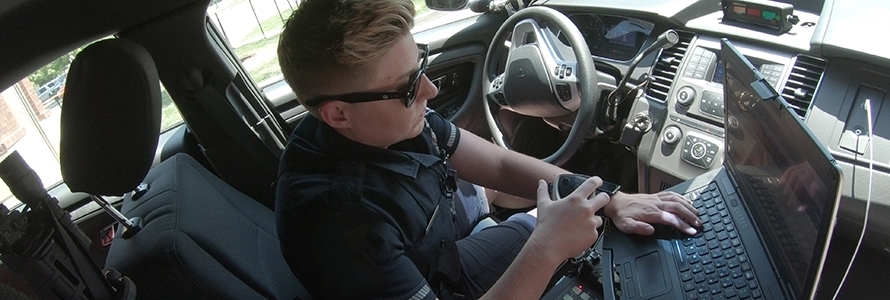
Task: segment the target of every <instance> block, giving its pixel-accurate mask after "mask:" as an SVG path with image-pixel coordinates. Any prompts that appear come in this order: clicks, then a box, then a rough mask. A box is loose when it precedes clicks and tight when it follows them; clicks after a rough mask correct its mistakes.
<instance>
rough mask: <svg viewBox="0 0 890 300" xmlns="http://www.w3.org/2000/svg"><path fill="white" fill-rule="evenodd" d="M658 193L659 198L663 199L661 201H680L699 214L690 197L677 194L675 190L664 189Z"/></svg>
mask: <svg viewBox="0 0 890 300" xmlns="http://www.w3.org/2000/svg"><path fill="white" fill-rule="evenodd" d="M656 195H657V196H658V199H661V201H672V202H677V203H680V204H682V205H683V206H684V207H686V209H687V210H689V211H691V212H693V213H694V214H696V215H698V210H697V209H695V207H694V206H693V205H692V200H689V199H688V198H686V197H683V195H680V194H677V193H675V192H670V191H662V192H659V193H658V194H656Z"/></svg>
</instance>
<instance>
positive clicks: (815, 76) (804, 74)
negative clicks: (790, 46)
mask: <svg viewBox="0 0 890 300" xmlns="http://www.w3.org/2000/svg"><path fill="white" fill-rule="evenodd" d="M825 65H826V62H825V61H824V60H822V59H820V58H815V57H811V56H804V55H798V56H797V58H796V59H795V60H794V65H793V66H792V67H791V74H789V75H788V81H786V82H785V88H783V89H782V97H783V98H785V101H787V102H788V104H789V105H791V109H793V110H794V112H796V113H797V115H799V116H800V118H801V119H803V118H804V117H806V115H807V111H809V108H810V102H812V101H813V95H814V94H815V93H816V88H817V87H818V86H819V81H820V80H821V79H822V73H823V72H825Z"/></svg>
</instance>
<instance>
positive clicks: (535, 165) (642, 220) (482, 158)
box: [450, 129, 701, 235]
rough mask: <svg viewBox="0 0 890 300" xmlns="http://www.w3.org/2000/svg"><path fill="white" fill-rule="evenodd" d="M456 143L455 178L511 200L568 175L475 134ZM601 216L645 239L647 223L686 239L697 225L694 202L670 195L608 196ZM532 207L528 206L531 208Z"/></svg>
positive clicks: (532, 193) (528, 196) (530, 196)
mask: <svg viewBox="0 0 890 300" xmlns="http://www.w3.org/2000/svg"><path fill="white" fill-rule="evenodd" d="M460 130H461V132H460V134H461V135H460V136H461V138H460V143H459V144H458V145H457V149H456V150H455V151H454V154H453V155H452V156H451V159H450V161H451V164H452V166H453V167H454V168H455V169H456V170H457V171H458V176H460V177H461V178H463V179H466V180H467V181H470V182H472V183H475V184H478V185H481V186H484V187H486V188H491V189H495V190H498V191H501V192H505V193H508V194H511V195H515V196H519V197H523V198H526V199H534V197H535V189H534V187H535V182H536V181H538V180H541V179H543V180H545V181H547V182H553V181H554V180H555V179H556V177H557V176H558V175H559V174H564V173H569V172H568V171H566V170H564V169H562V168H560V167H557V166H554V165H551V164H549V163H546V162H544V161H542V160H539V159H536V158H533V157H530V156H527V155H525V154H521V153H518V152H515V151H510V150H507V149H504V148H501V147H498V146H497V145H495V144H492V143H490V142H488V141H486V140H483V139H482V138H480V137H478V136H476V135H475V134H473V133H471V132H468V131H466V130H463V129H460ZM612 199H613V200H614V201H609V203H608V204H606V207H605V212H606V215H607V216H609V218H611V219H612V220H613V221H614V222H615V225H616V226H617V227H618V229H619V230H621V231H623V232H626V233H635V234H642V235H649V234H652V233H654V232H655V228H654V227H652V225H650V224H654V223H660V224H666V225H670V226H673V227H675V228H677V229H679V230H681V231H683V232H686V233H688V234H690V235H694V234H695V233H696V231H695V229H694V228H693V227H699V226H701V220H699V219H698V211H697V210H696V209H695V208H694V207H693V206H692V202H691V201H689V199H686V198H685V197H683V196H681V195H679V194H677V193H674V192H660V193H657V194H624V193H618V194H616V195H615V196H614V197H612ZM529 205H531V203H530V204H529Z"/></svg>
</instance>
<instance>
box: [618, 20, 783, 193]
mask: <svg viewBox="0 0 890 300" xmlns="http://www.w3.org/2000/svg"><path fill="white" fill-rule="evenodd" d="M739 44H740V45H743V46H741V47H740V48H742V49H743V50H742V51H743V52H744V54H745V55H746V56H747V57H748V59H749V60H751V62H752V63H753V64H754V65H755V66H756V67H757V68H758V69H759V71H760V72H761V73H763V75H764V77H766V79H767V81H768V82H769V84H771V85H772V86H773V87H776V89H777V90H778V87H780V85H781V84H783V80H784V78H786V77H787V73H788V72H790V70H789V69H790V67H788V66H790V65H791V64H790V62H791V58H792V57H791V55H788V54H783V53H778V52H776V51H775V50H768V49H764V48H758V47H754V46H748V45H744V44H743V43H739ZM719 49H720V44H719V40H718V39H717V38H714V37H708V36H699V37H698V38H695V39H693V40H692V42H691V43H690V45H689V48H688V50H687V52H686V54H685V56H684V57H683V59H682V62H681V63H680V64H679V67H678V69H677V70H676V76H675V78H674V81H673V84H672V86H671V89H670V93H669V94H668V97H667V99H666V100H665V101H664V102H660V101H657V100H655V99H651V98H648V97H645V96H643V97H641V99H642V101H645V102H646V105H636V106H635V107H634V109H633V111H632V112H631V113H632V114H637V113H639V112H641V111H645V110H646V109H648V108H649V107H651V106H653V105H655V106H660V105H663V106H664V110H663V114H664V115H663V116H661V117H658V119H660V120H661V122H660V123H661V124H660V125H661V126H658V125H659V124H657V123H656V127H654V128H653V130H652V132H651V133H650V134H649V138H650V139H654V141H653V140H650V141H652V143H651V145H652V148H651V149H648V151H650V152H651V153H650V156H649V157H648V159H649V161H648V165H649V167H650V172H649V173H650V174H649V179H650V180H649V181H648V182H647V183H646V185H647V186H645V188H646V189H644V190H645V191H650V192H654V191H660V190H663V189H665V188H668V187H670V186H672V185H674V184H676V183H679V182H682V181H683V180H685V179H688V178H691V177H694V176H697V175H699V174H702V173H704V172H707V171H710V170H714V169H718V168H720V167H721V165H722V161H723V151H724V149H723V148H724V141H723V138H724V135H725V132H724V128H725V124H724V122H725V121H724V105H723V98H724V97H723V78H724V76H723V75H724V70H723V63H722V60H721V58H720V55H719V54H718V53H719V52H720V51H719ZM653 101H655V103H652V102H653ZM649 110H650V112H649V113H650V114H651V109H649ZM731 122H732V120H730V123H731ZM729 125H730V126H732V124H729ZM642 150H643V149H641V151H642ZM644 157H645V155H644ZM641 163H646V162H641ZM641 191H643V190H641Z"/></svg>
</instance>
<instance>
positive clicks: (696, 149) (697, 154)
mask: <svg viewBox="0 0 890 300" xmlns="http://www.w3.org/2000/svg"><path fill="white" fill-rule="evenodd" d="M707 152H708V146H707V145H705V143H702V142H698V143H695V144H694V145H692V158H694V159H701V158H702V157H705V154H707Z"/></svg>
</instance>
